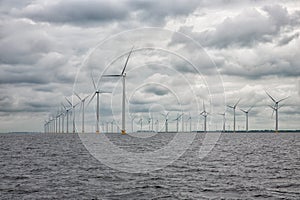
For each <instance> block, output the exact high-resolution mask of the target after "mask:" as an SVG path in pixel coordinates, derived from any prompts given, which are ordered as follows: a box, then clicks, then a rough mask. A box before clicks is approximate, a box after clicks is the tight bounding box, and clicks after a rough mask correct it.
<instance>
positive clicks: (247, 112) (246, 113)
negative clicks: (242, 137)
mask: <svg viewBox="0 0 300 200" xmlns="http://www.w3.org/2000/svg"><path fill="white" fill-rule="evenodd" d="M252 108H253V106H251V107H250V108H249V109H248V110H243V109H241V108H240V110H241V111H242V112H243V113H245V115H246V131H247V132H248V114H249V111H250V110H251V109H252Z"/></svg>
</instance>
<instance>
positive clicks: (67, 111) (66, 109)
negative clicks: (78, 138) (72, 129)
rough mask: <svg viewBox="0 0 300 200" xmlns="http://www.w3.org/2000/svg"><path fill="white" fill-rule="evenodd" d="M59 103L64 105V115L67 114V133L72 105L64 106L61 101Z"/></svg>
mask: <svg viewBox="0 0 300 200" xmlns="http://www.w3.org/2000/svg"><path fill="white" fill-rule="evenodd" d="M61 105H62V106H63V107H64V109H65V111H66V115H67V133H69V114H70V113H69V112H70V110H71V109H72V107H70V108H66V106H65V105H64V104H63V103H61Z"/></svg>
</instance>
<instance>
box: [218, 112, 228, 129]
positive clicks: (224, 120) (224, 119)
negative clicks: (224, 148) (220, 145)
mask: <svg viewBox="0 0 300 200" xmlns="http://www.w3.org/2000/svg"><path fill="white" fill-rule="evenodd" d="M218 115H222V116H223V132H225V131H226V130H225V123H226V118H225V112H224V113H219V114H218Z"/></svg>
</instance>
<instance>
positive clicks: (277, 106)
mask: <svg viewBox="0 0 300 200" xmlns="http://www.w3.org/2000/svg"><path fill="white" fill-rule="evenodd" d="M266 94H267V95H268V96H269V97H270V99H271V100H272V101H273V102H274V103H275V104H274V106H269V107H270V108H272V109H273V113H274V111H275V117H276V118H275V131H276V133H277V132H278V109H279V108H280V107H279V103H280V102H281V101H283V100H285V99H287V98H289V97H285V98H283V99H280V100H279V101H276V100H275V99H274V98H273V97H272V96H271V95H270V94H269V93H267V92H266ZM272 115H273V114H272Z"/></svg>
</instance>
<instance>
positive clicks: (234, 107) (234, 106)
mask: <svg viewBox="0 0 300 200" xmlns="http://www.w3.org/2000/svg"><path fill="white" fill-rule="evenodd" d="M240 100H241V99H239V100H238V101H237V102H236V103H235V104H234V105H233V106H230V105H227V107H229V108H232V109H233V132H234V133H235V109H236V106H237V105H238V103H239V102H240Z"/></svg>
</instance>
